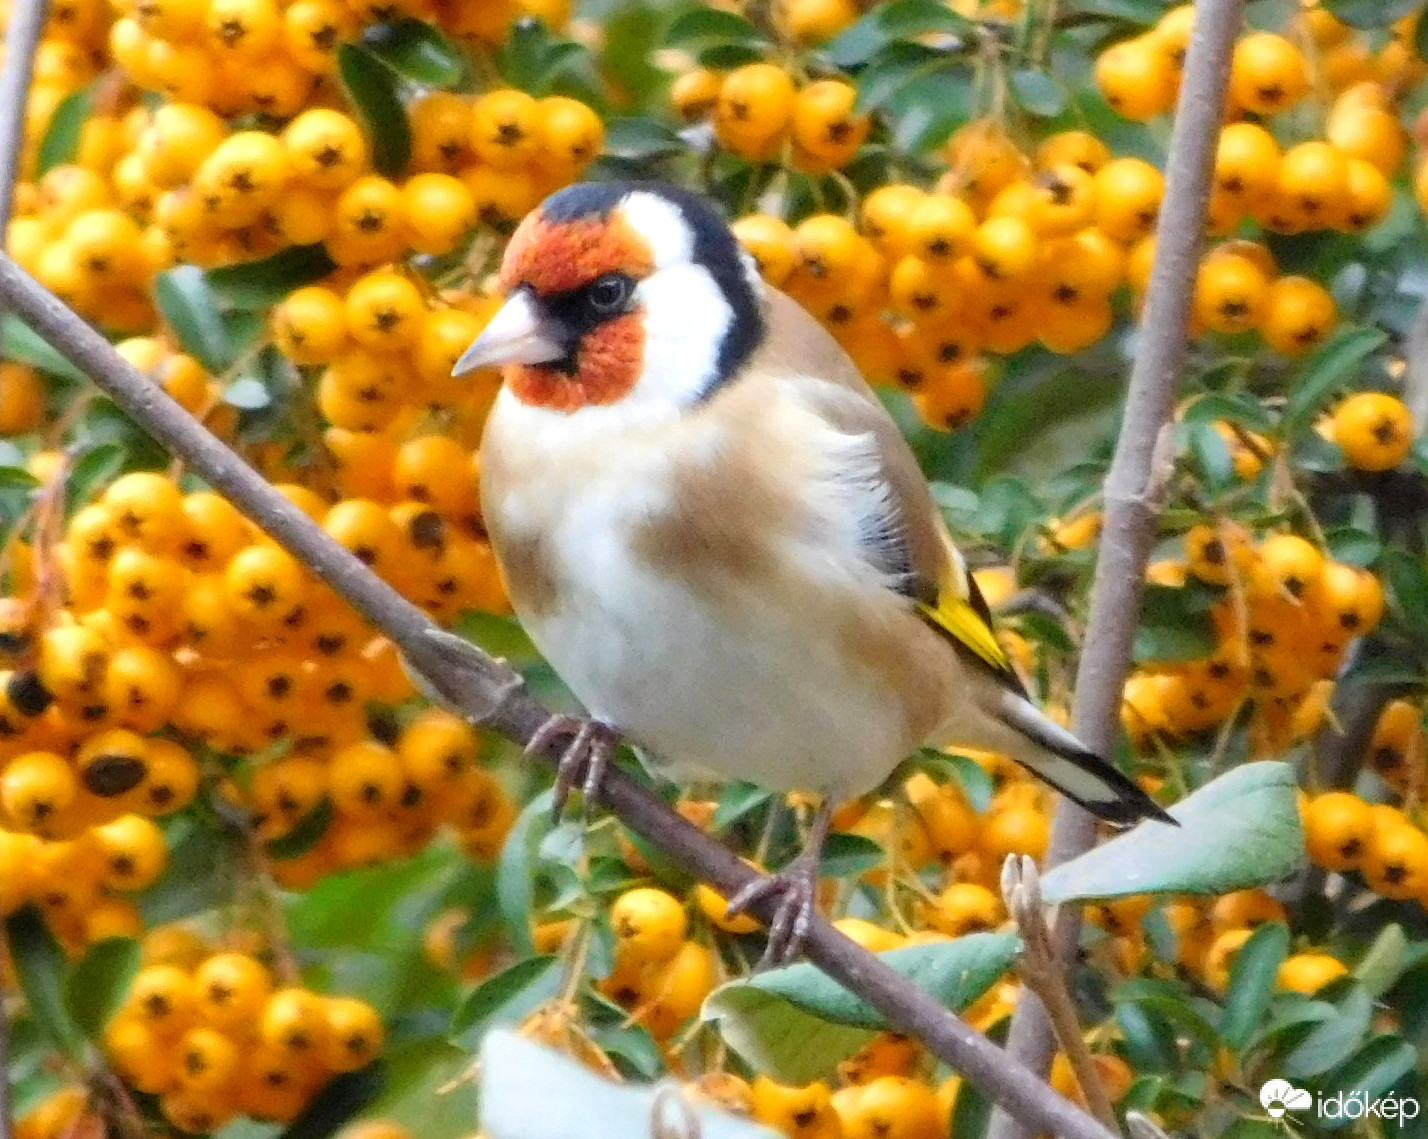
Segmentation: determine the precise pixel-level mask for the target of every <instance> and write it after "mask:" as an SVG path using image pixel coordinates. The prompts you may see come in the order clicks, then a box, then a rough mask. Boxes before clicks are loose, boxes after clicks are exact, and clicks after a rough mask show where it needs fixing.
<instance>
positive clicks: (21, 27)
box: [0, 0, 47, 244]
mask: <svg viewBox="0 0 1428 1139" xmlns="http://www.w3.org/2000/svg"><path fill="white" fill-rule="evenodd" d="M46 7H47V4H46V0H13V3H11V5H10V22H9V24H8V25H6V28H5V65H4V67H3V68H0V244H3V242H4V233H5V230H6V228H7V227H8V226H9V224H10V208H11V206H12V204H13V203H14V199H15V183H16V182H18V181H19V180H20V162H21V156H22V154H23V152H24V149H25V106H26V103H27V96H28V95H29V93H30V76H31V74H32V73H33V71H34V68H35V47H36V46H37V45H38V44H39V42H40V35H41V34H42V33H43V32H44V30H45V9H46Z"/></svg>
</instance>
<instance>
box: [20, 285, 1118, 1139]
mask: <svg viewBox="0 0 1428 1139" xmlns="http://www.w3.org/2000/svg"><path fill="white" fill-rule="evenodd" d="M0 301H3V302H5V303H8V304H9V305H11V306H12V307H13V308H14V310H15V311H16V312H18V313H19V314H20V316H21V317H22V318H23V319H24V320H25V321H26V323H28V324H29V325H30V326H31V327H32V328H33V329H34V330H35V331H36V332H37V333H39V334H40V335H41V336H42V337H44V338H45V339H46V340H48V341H49V342H50V344H52V345H53V346H54V347H55V348H56V349H57V350H58V351H59V352H60V353H61V354H62V355H64V357H65V358H66V359H68V360H69V361H70V362H71V363H73V364H74V365H75V366H76V367H78V368H79V369H81V370H82V371H83V372H85V373H86V374H87V375H89V376H90V377H91V378H92V379H93V381H94V382H95V384H97V385H98V386H99V387H100V388H101V389H102V390H103V391H105V392H106V393H107V394H108V395H109V396H110V398H111V399H113V400H114V402H115V403H117V404H118V405H119V406H120V407H122V408H123V409H124V410H125V411H126V412H128V413H129V415H130V416H131V417H132V418H133V419H134V420H135V421H136V422H137V423H138V424H139V425H140V426H142V427H143V428H144V430H146V431H147V432H148V433H149V434H150V435H152V436H153V437H154V438H155V439H156V440H158V442H159V443H161V444H162V445H163V446H164V447H166V448H167V449H168V450H170V451H171V452H173V453H174V454H176V455H180V456H182V457H183V458H184V459H186V460H187V461H188V463H189V465H190V467H191V468H192V469H193V470H194V471H195V472H197V473H198V474H199V475H201V476H202V477H203V478H204V479H206V480H207V481H208V482H209V483H210V484H211V485H212V486H214V487H215V488H217V489H218V490H220V491H222V492H223V494H225V495H226V496H227V497H228V498H229V499H231V500H232V501H233V503H234V504H235V505H236V506H237V507H238V508H239V509H240V510H242V511H243V512H244V513H245V514H246V515H247V516H248V517H249V518H251V519H252V520H253V521H254V522H255V523H257V524H258V525H259V526H261V527H262V528H263V529H264V530H265V531H266V532H267V533H268V534H269V535H270V536H271V537H273V538H274V539H275V540H276V541H277V542H278V543H279V544H281V545H282V546H284V547H285V548H286V549H287V550H288V551H290V552H291V553H292V554H293V555H294V556H295V557H297V558H299V559H301V560H302V561H303V563H304V564H306V565H307V566H308V567H309V568H310V569H312V570H313V572H315V573H316V574H317V575H318V576H319V577H321V578H322V579H323V580H324V581H325V582H327V584H328V585H330V586H331V587H332V588H333V589H335V590H336V591H337V592H338V593H340V594H341V595H342V596H343V597H344V598H346V599H347V601H349V602H350V603H351V604H352V605H353V606H354V607H355V608H356V609H358V610H359V611H360V612H361V613H362V614H363V615H364V616H365V617H367V618H368V620H370V621H371V622H372V623H373V624H374V625H376V626H377V627H378V628H380V629H381V630H382V632H383V633H385V634H386V635H387V636H388V637H389V638H391V640H392V641H393V642H394V643H395V644H396V645H397V647H398V648H399V649H400V650H401V652H402V654H403V655H404V657H405V658H406V660H407V663H408V666H409V668H410V669H411V671H412V672H413V673H414V674H415V675H414V679H418V680H420V682H421V683H422V684H423V686H424V687H426V688H429V689H430V690H432V691H433V692H435V693H437V694H439V695H440V697H441V698H442V699H443V700H444V701H446V702H447V703H449V704H451V705H452V706H454V707H456V708H458V709H460V710H461V712H462V713H463V714H465V715H466V716H467V717H468V718H469V719H471V720H472V721H473V722H477V723H480V724H483V725H484V726H486V727H489V728H491V729H492V730H494V731H498V732H500V733H501V734H503V735H505V736H508V737H510V738H511V739H513V740H515V741H516V742H517V743H521V744H525V743H526V742H528V741H529V740H530V739H531V737H532V735H533V734H534V733H535V731H536V729H538V728H539V727H540V726H541V725H542V724H543V723H544V722H545V721H546V719H547V718H548V715H549V714H548V713H547V712H546V710H545V709H543V708H542V707H541V706H540V705H539V704H537V703H536V702H535V701H534V700H533V699H531V698H530V696H529V695H527V693H526V692H525V691H524V686H523V685H522V683H521V680H520V677H519V676H518V675H517V674H516V673H515V672H514V671H512V670H511V669H510V668H509V667H508V666H507V665H506V664H505V663H504V662H503V661H498V660H495V659H493V658H491V657H489V656H487V655H486V654H485V653H483V652H482V651H481V650H480V649H478V648H476V647H475V646H474V645H470V644H468V643H467V642H465V641H462V640H461V639H460V638H457V637H455V636H453V635H451V634H449V633H445V632H443V631H442V630H440V629H439V628H438V627H437V626H436V625H434V624H433V623H432V622H431V621H430V619H429V618H428V617H427V616H426V614H424V613H423V612H422V611H421V610H420V609H418V608H417V607H416V606H415V605H413V604H412V603H411V602H410V601H408V600H407V599H406V598H404V597H402V596H401V595H400V594H399V593H397V592H396V591H395V590H393V589H392V588H391V586H389V585H387V584H386V583H385V582H384V581H382V580H381V579H380V578H378V577H376V576H375V575H373V574H372V573H371V571H370V570H368V569H367V567H366V566H364V565H363V564H362V563H361V562H359V561H358V560H357V559H356V558H355V557H353V556H352V555H351V554H350V553H348V552H347V550H345V549H343V548H342V547H341V546H339V545H337V544H336V543H335V542H333V541H332V540H331V539H330V538H329V537H328V536H327V535H326V534H325V533H323V531H322V530H321V529H320V528H319V527H318V526H317V525H316V524H315V523H314V522H313V521H312V520H311V519H309V518H308V517H307V516H306V515H305V514H303V513H302V512H301V511H300V510H298V509H297V507H295V506H293V505H292V503H290V502H289V501H288V500H287V499H286V498H284V497H283V496H282V495H281V494H280V493H278V491H276V490H275V489H274V488H273V487H272V486H271V485H269V483H268V482H267V481H266V480H265V479H264V478H263V477H262V476H261V475H259V474H258V473H257V472H256V471H254V470H253V469H252V468H251V467H249V466H248V465H247V464H246V463H244V462H243V461H242V459H240V458H239V457H238V456H237V455H235V454H234V453H233V452H232V451H230V450H229V449H228V448H227V447H225V446H224V445H223V444H222V443H221V442H219V441H218V440H217V439H216V438H214V437H213V436H212V435H210V434H209V433H208V432H207V431H206V430H204V428H203V427H202V426H201V425H200V424H199V423H197V422H196V421H195V420H194V419H193V418H192V417H191V416H190V415H189V414H188V413H187V412H186V411H184V410H183V408H181V407H180V406H179V405H178V404H177V403H175V402H174V401H173V400H172V399H171V398H169V396H168V395H167V394H166V393H165V392H164V391H163V390H162V389H161V388H160V387H159V386H158V385H157V384H154V383H153V382H152V381H150V380H147V379H145V378H144V376H142V375H141V374H140V373H139V372H137V371H135V370H134V369H133V368H132V367H130V366H129V365H128V364H127V363H125V362H124V361H123V360H122V359H121V358H120V357H119V356H118V355H117V354H116V353H115V351H114V350H113V348H112V347H110V345H109V343H108V342H107V341H106V340H105V339H104V338H103V337H102V336H100V335H99V333H97V332H95V331H94V330H93V329H92V328H90V327H89V326H88V325H87V324H85V323H84V322H83V321H82V320H81V319H80V318H79V317H77V316H76V315H75V314H74V313H73V312H71V311H70V310H69V309H68V308H66V307H65V306H64V304H63V303H62V302H61V301H59V300H58V299H57V298H56V297H54V296H53V295H51V294H50V293H48V292H47V291H46V290H45V289H44V288H43V286H41V285H40V284H39V283H38V282H37V281H35V280H34V278H32V277H31V276H30V275H29V274H27V273H25V272H24V271H23V270H22V269H20V268H19V267H18V266H17V265H15V263H14V262H13V261H11V260H10V259H9V258H8V257H0ZM557 751H558V745H557V744H554V743H553V744H552V746H551V748H550V751H549V753H548V754H545V755H544V757H543V758H545V759H546V760H547V761H548V762H551V763H553V762H554V761H555V759H556V754H555V753H556V752H557ZM603 800H604V805H605V806H606V807H608V808H609V809H610V810H611V811H612V812H614V814H615V815H617V816H618V817H619V818H620V820H621V821H622V822H623V823H624V824H625V825H626V826H628V827H629V828H630V829H631V830H633V831H634V832H635V833H636V834H639V835H641V836H642V837H644V838H645V839H647V840H648V841H649V842H651V843H652V844H653V845H655V846H656V847H658V848H659V849H660V850H662V851H664V852H665V853H666V854H667V855H668V856H669V858H670V860H671V861H672V862H674V863H675V864H676V865H678V866H679V867H680V868H681V869H682V870H685V871H687V872H688V873H690V874H692V875H693V876H695V877H696V878H699V879H700V880H702V881H705V882H708V883H710V884H711V885H713V886H714V887H715V888H716V889H717V890H719V892H720V893H722V894H723V895H724V896H725V897H726V898H727V897H730V896H732V895H733V894H735V893H737V892H738V891H739V890H740V889H742V888H743V887H744V886H746V885H748V883H749V882H750V881H752V880H753V879H754V877H755V876H756V872H755V871H753V870H751V869H750V868H749V867H748V866H746V865H745V864H744V863H743V862H742V861H741V860H740V859H739V858H738V857H737V856H736V855H735V854H734V852H733V851H731V850H729V849H728V848H727V847H725V846H723V845H721V844H720V843H719V842H717V841H715V840H714V839H712V838H710V837H709V836H708V835H706V834H704V832H702V831H700V830H699V829H698V828H697V827H695V826H694V825H693V824H691V823H689V822H687V821H686V820H684V819H683V818H681V817H680V816H679V815H677V814H676V813H675V812H673V811H672V810H670V809H669V808H668V807H667V806H666V805H665V804H664V803H663V802H661V801H660V800H659V799H658V798H657V797H656V796H655V795H653V794H652V793H651V792H650V791H648V790H647V789H646V788H644V787H643V786H641V785H640V784H639V783H637V782H636V781H635V780H634V779H632V778H631V777H629V776H628V775H625V774H623V773H622V772H620V771H617V770H612V771H611V772H610V773H609V775H608V777H607V778H606V780H605V783H604V785H603ZM776 904H777V899H775V898H773V897H770V898H768V899H766V900H765V901H763V902H761V903H757V904H755V905H754V906H753V907H752V910H753V912H754V914H755V916H757V917H759V918H760V919H761V920H763V921H765V922H767V921H769V920H770V919H771V918H772V917H773V913H774V910H775V908H776ZM805 953H806V955H807V956H808V958H809V960H811V961H812V962H813V963H814V964H815V965H817V966H818V967H819V968H820V969H822V970H823V971H824V972H825V973H827V974H828V976H830V977H831V978H833V979H834V980H835V981H837V982H839V983H840V984H842V985H843V986H845V987H846V988H848V989H849V990H850V991H852V992H854V993H857V994H858V995H859V996H860V997H862V998H863V999H864V1000H865V1001H867V1002H868V1004H870V1005H871V1006H872V1007H874V1008H876V1009H877V1010H878V1011H879V1012H881V1013H882V1014H883V1015H884V1016H885V1017H886V1018H887V1020H888V1023H889V1024H890V1025H892V1026H893V1027H894V1028H896V1029H897V1030H898V1031H900V1032H905V1033H907V1034H908V1035H911V1036H914V1037H917V1038H918V1039H920V1040H922V1041H923V1042H924V1043H925V1044H926V1045H927V1047H928V1048H929V1049H930V1050H931V1051H932V1052H933V1053H934V1054H935V1055H937V1056H938V1057H939V1058H940V1059H941V1060H943V1061H944V1062H946V1063H947V1064H949V1065H951V1066H952V1067H953V1068H955V1069H956V1070H957V1071H959V1072H961V1073H962V1074H963V1075H964V1076H965V1077H966V1078H967V1079H968V1080H970V1081H971V1082H972V1083H973V1084H975V1085H977V1086H978V1087H979V1088H981V1089H982V1091H984V1092H985V1093H986V1094H987V1095H988V1096H989V1097H990V1098H991V1099H992V1100H993V1101H994V1102H995V1103H997V1104H998V1105H1000V1106H1001V1107H1002V1108H1004V1109H1005V1110H1006V1111H1007V1112H1008V1113H1010V1114H1011V1115H1012V1116H1014V1117H1015V1118H1016V1119H1018V1120H1020V1121H1021V1122H1023V1123H1024V1124H1025V1125H1026V1126H1027V1127H1028V1128H1029V1129H1030V1130H1031V1131H1032V1132H1036V1133H1049V1134H1053V1135H1057V1136H1061V1137H1064V1139H1112V1135H1111V1133H1110V1132H1108V1131H1107V1130H1106V1129H1105V1128H1104V1127H1103V1126H1102V1125H1101V1124H1100V1123H1099V1122H1097V1121H1096V1120H1095V1119H1093V1118H1092V1117H1091V1116H1090V1115H1088V1114H1087V1113H1086V1112H1084V1111H1082V1110H1081V1109H1080V1108H1078V1107H1077V1106H1075V1105H1074V1104H1072V1103H1071V1102H1070V1101H1068V1100H1066V1099H1064V1098H1063V1097H1062V1096H1060V1095H1057V1094H1056V1092H1054V1091H1053V1090H1052V1089H1051V1088H1050V1087H1049V1086H1048V1085H1047V1084H1046V1083H1045V1082H1044V1081H1043V1080H1041V1079H1039V1078H1037V1076H1036V1075H1034V1074H1033V1073H1032V1072H1031V1071H1030V1070H1028V1069H1027V1068H1026V1067H1025V1066H1024V1065H1021V1064H1015V1063H1012V1062H1010V1061H1009V1060H1008V1058H1007V1056H1006V1054H1005V1053H1004V1052H1003V1051H1002V1050H1001V1049H999V1048H997V1047H996V1046H995V1045H994V1044H992V1043H991V1042H990V1041H989V1040H987V1038H986V1037H984V1036H982V1035H981V1034H980V1033H978V1032H976V1031H975V1030H974V1029H972V1028H971V1027H970V1026H968V1025H967V1024H966V1023H965V1022H964V1021H962V1020H960V1019H959V1018H958V1017H956V1016H954V1015H953V1014H952V1013H951V1012H949V1011H948V1010H947V1009H946V1008H944V1007H943V1006H942V1005H941V1004H940V1003H938V1002H937V1001H936V1000H934V999H933V998H932V997H930V996H929V995H928V994H927V993H925V992H924V991H923V990H922V989H920V988H918V987H917V985H915V984H913V983H912V982H911V981H909V980H908V979H907V978H906V977H904V976H902V974H900V973H897V972H895V971H894V970H893V969H891V968H889V967H888V966H887V965H886V964H884V963H883V962H881V961H879V960H878V959H877V958H876V957H874V956H873V955H872V954H870V953H867V952H866V951H864V950H862V949H860V948H859V947H858V946H856V945H854V944H853V942H851V941H849V940H848V939H847V938H846V937H844V936H843V935H842V934H840V933H838V932H837V931H836V930H835V929H833V927H832V926H831V925H830V924H829V923H828V922H827V921H826V920H824V919H823V918H821V917H820V918H816V919H815V920H814V922H813V924H812V928H811V929H810V930H809V934H808V938H807V941H806V942H805Z"/></svg>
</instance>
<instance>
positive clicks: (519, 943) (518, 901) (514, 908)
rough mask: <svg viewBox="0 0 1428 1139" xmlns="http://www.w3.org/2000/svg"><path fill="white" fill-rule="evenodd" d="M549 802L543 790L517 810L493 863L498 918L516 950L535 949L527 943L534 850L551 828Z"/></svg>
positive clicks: (532, 900) (529, 942)
mask: <svg viewBox="0 0 1428 1139" xmlns="http://www.w3.org/2000/svg"><path fill="white" fill-rule="evenodd" d="M551 802H552V794H551V792H550V791H544V792H542V793H541V794H539V795H537V796H536V797H535V798H534V799H532V800H531V801H530V802H529V803H527V804H526V805H525V806H524V807H523V808H522V809H521V813H520V816H519V817H518V818H517V819H516V823H515V826H513V827H512V828H511V832H510V834H508V835H507V836H506V845H505V847H504V848H503V849H502V850H501V860H500V862H499V863H497V866H496V897H497V899H498V901H499V903H500V906H501V918H502V920H503V921H504V922H505V923H506V931H507V935H508V936H509V937H510V939H511V943H512V944H513V945H514V946H515V949H516V952H518V953H523V954H530V953H533V952H534V951H535V947H534V945H532V943H531V913H532V911H533V910H534V908H535V875H536V859H537V853H536V852H537V851H538V850H539V849H540V844H541V840H542V839H544V838H545V836H546V835H547V834H549V833H550V830H551V821H550V805H551Z"/></svg>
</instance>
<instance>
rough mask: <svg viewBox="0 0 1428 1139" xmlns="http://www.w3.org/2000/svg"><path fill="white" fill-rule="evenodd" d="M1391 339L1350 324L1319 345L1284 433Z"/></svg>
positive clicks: (1298, 427) (1299, 426)
mask: <svg viewBox="0 0 1428 1139" xmlns="http://www.w3.org/2000/svg"><path fill="white" fill-rule="evenodd" d="M1373 2H1375V3H1377V0H1373ZM1387 340H1388V334H1387V333H1385V332H1383V331H1382V330H1381V329H1378V328H1366V327H1363V326H1361V325H1348V326H1346V327H1343V328H1340V329H1338V330H1337V331H1336V332H1335V333H1334V334H1333V335H1332V336H1331V337H1329V339H1328V340H1326V341H1325V342H1324V343H1323V344H1321V345H1320V346H1319V347H1318V348H1317V349H1315V350H1314V353H1313V355H1311V356H1310V357H1309V358H1308V360H1307V361H1305V364H1304V370H1303V371H1302V372H1301V373H1300V375H1299V378H1298V379H1297V380H1296V381H1295V383H1294V387H1293V390H1291V391H1290V393H1289V402H1288V403H1287V404H1286V405H1285V408H1284V419H1283V422H1282V424H1281V429H1282V431H1283V434H1284V437H1285V438H1286V439H1293V438H1294V437H1295V436H1297V435H1298V434H1299V433H1300V432H1301V431H1303V430H1305V429H1306V428H1307V427H1308V426H1309V425H1310V423H1312V421H1313V418H1314V415H1315V413H1316V412H1317V411H1318V410H1319V408H1320V406H1322V405H1323V403H1324V401H1325V400H1326V399H1328V398H1329V396H1330V395H1332V394H1333V392H1334V391H1335V389H1337V388H1339V387H1342V386H1343V385H1344V384H1346V383H1348V382H1349V380H1350V379H1351V378H1352V377H1353V376H1354V374H1355V373H1357V372H1358V370H1359V368H1360V366H1361V365H1362V364H1363V362H1364V361H1365V360H1367V359H1368V358H1369V357H1370V356H1372V355H1373V354H1374V353H1375V352H1377V351H1378V350H1379V349H1380V348H1382V347H1383V345H1384V343H1385V342H1386V341H1387Z"/></svg>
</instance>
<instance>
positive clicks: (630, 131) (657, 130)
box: [605, 116, 687, 162]
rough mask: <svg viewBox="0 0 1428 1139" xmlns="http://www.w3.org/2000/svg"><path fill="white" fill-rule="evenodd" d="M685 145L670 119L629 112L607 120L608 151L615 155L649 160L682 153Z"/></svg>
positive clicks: (638, 160) (635, 159)
mask: <svg viewBox="0 0 1428 1139" xmlns="http://www.w3.org/2000/svg"><path fill="white" fill-rule="evenodd" d="M686 149H687V148H686V147H685V145H684V142H683V140H681V139H680V137H679V135H678V133H676V132H675V131H674V130H673V128H671V127H670V126H669V125H668V124H667V123H661V122H657V121H656V120H654V119H647V118H643V117H636V116H629V117H626V118H619V119H611V120H610V121H609V122H607V123H606V124H605V153H606V154H608V155H611V156H613V157H615V158H625V159H629V160H630V161H633V162H648V161H650V160H651V159H657V158H669V157H671V156H672V155H676V154H682V153H684V151H685V150H686Z"/></svg>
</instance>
